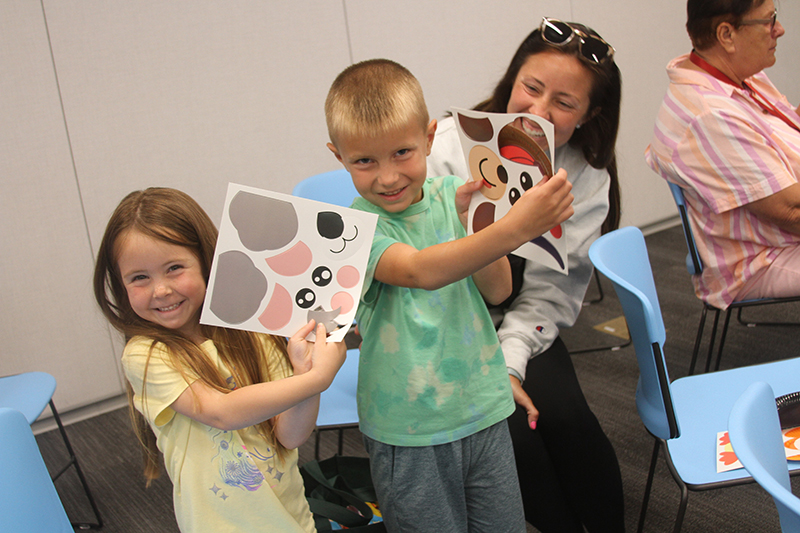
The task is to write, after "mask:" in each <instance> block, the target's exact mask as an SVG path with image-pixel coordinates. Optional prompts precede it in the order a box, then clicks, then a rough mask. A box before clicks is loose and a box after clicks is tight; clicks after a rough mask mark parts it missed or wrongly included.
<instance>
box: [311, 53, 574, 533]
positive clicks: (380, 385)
mask: <svg viewBox="0 0 800 533" xmlns="http://www.w3.org/2000/svg"><path fill="white" fill-rule="evenodd" d="M325 115H326V120H327V124H328V133H329V135H330V139H331V142H330V143H329V144H328V148H329V149H330V150H331V151H332V152H333V153H334V155H335V156H336V158H337V159H338V160H339V161H340V162H341V163H342V164H343V165H344V166H345V168H346V169H347V170H348V171H349V172H350V174H351V176H352V178H353V183H354V185H355V187H356V189H357V190H358V192H359V194H360V195H361V198H357V199H356V200H355V202H354V203H353V207H355V208H357V209H362V210H364V211H369V212H373V213H377V214H378V215H380V219H379V222H378V228H377V231H376V235H375V240H374V242H373V245H372V249H371V252H370V259H369V266H368V272H367V279H366V280H365V283H364V289H363V292H362V304H361V306H360V307H359V310H358V314H357V319H358V323H359V329H360V331H361V334H362V336H363V339H364V342H363V345H362V347H361V360H360V366H359V383H358V404H359V423H360V427H361V431H362V433H363V434H364V442H365V446H366V448H367V452H368V453H369V455H370V461H371V468H372V476H373V481H374V483H375V488H376V492H377V495H378V501H379V502H380V505H381V511H382V514H383V518H384V522H385V524H386V527H387V529H388V530H389V531H390V532H394V531H437V532H440V531H447V532H450V531H452V532H453V533H463V532H464V531H487V532H488V531H492V532H501V531H514V532H520V531H522V532H524V531H525V520H524V516H523V511H522V504H521V499H520V495H519V485H518V481H517V475H516V470H515V466H514V457H513V451H512V447H511V441H510V437H509V434H508V427H507V424H506V422H505V419H506V418H507V417H508V416H509V415H510V414H511V413H512V412H513V411H514V401H513V399H512V396H511V391H510V386H509V380H508V375H507V371H506V368H505V362H504V360H503V354H502V352H501V351H500V344H499V342H498V340H497V334H496V333H495V330H494V327H493V325H492V321H491V318H490V316H489V313H488V311H487V309H486V305H485V304H484V302H483V298H486V300H487V301H489V302H495V303H499V302H501V301H503V300H504V299H505V298H506V297H507V296H508V295H509V293H510V291H511V271H510V268H509V265H508V260H507V259H506V258H505V255H506V254H508V253H509V252H512V251H513V250H515V249H516V248H517V247H519V245H521V244H522V243H524V242H527V241H529V240H531V239H533V238H535V237H538V236H539V235H541V234H542V233H544V232H545V231H547V230H549V229H550V228H552V227H553V226H555V225H556V224H559V223H561V222H563V221H564V220H566V219H567V218H568V217H569V216H570V215H571V214H572V207H571V205H570V204H571V202H572V195H571V194H570V192H569V191H570V188H571V186H570V185H569V183H568V182H567V180H566V173H565V172H563V171H560V172H559V173H558V174H556V175H555V176H553V178H551V179H549V180H543V181H542V182H541V183H540V184H539V185H538V186H536V187H533V188H531V189H530V190H529V191H528V192H526V193H525V194H524V195H523V196H522V197H521V198H520V199H519V200H518V201H517V202H516V204H515V205H514V207H513V208H512V209H511V211H510V212H509V213H508V214H507V215H506V216H505V217H503V218H502V219H501V220H499V221H497V222H495V223H494V224H492V225H491V226H489V227H488V228H486V229H485V230H483V231H481V232H479V233H477V234H474V235H470V236H469V237H467V236H466V230H465V227H466V217H467V208H468V206H469V199H470V196H471V195H472V193H473V192H474V191H476V190H477V189H479V188H480V187H481V186H482V184H481V183H480V182H470V183H468V184H463V182H462V181H461V180H460V179H458V178H456V177H453V176H448V177H443V178H435V179H430V180H426V171H427V167H426V163H425V158H426V157H427V156H428V155H429V154H430V149H431V145H432V143H433V137H434V133H435V132H436V121H435V120H432V121H430V123H429V122H428V112H427V107H426V105H425V100H424V98H423V96H422V89H421V87H420V85H419V82H418V81H417V80H416V78H414V76H413V75H412V74H411V73H410V72H409V71H408V70H406V69H405V68H404V67H402V66H400V65H398V64H397V63H394V62H392V61H388V60H382V59H379V60H371V61H365V62H363V63H358V64H356V65H352V66H351V67H349V68H347V69H345V70H344V71H343V72H342V73H341V74H339V76H338V77H337V78H336V80H335V81H334V82H333V85H332V86H331V89H330V92H329V93H328V98H327V100H326V102H325ZM459 185H460V187H459Z"/></svg>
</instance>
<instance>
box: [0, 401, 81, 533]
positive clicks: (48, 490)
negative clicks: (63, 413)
mask: <svg viewBox="0 0 800 533" xmlns="http://www.w3.org/2000/svg"><path fill="white" fill-rule="evenodd" d="M0 457H2V458H3V465H2V467H0V523H2V530H3V531H25V532H28V533H62V532H63V533H67V532H69V533H73V529H72V526H71V525H70V523H69V518H68V517H67V513H66V511H64V506H63V505H62V504H61V500H60V499H59V497H58V493H57V492H56V488H55V486H53V481H52V480H51V479H50V474H49V473H48V472H47V467H46V466H45V464H44V461H43V460H42V456H41V454H40V453H39V447H38V445H37V444H36V439H35V438H34V437H33V432H32V431H31V426H30V424H28V421H27V420H26V419H25V416H24V415H23V414H22V413H20V412H19V411H17V410H15V409H9V408H6V407H3V408H0Z"/></svg>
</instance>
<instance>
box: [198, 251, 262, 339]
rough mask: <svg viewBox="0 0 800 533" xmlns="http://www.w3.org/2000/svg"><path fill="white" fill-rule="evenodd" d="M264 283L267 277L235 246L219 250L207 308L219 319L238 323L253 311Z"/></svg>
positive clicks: (254, 312) (251, 314)
mask: <svg viewBox="0 0 800 533" xmlns="http://www.w3.org/2000/svg"><path fill="white" fill-rule="evenodd" d="M267 287H268V282H267V278H266V277H265V276H264V274H263V273H262V272H261V271H260V270H259V269H257V268H256V266H255V265H254V264H253V261H251V260H250V258H249V257H247V255H245V254H244V253H242V252H239V251H235V250H234V251H230V252H225V253H222V254H220V255H219V257H218V258H217V273H216V277H215V281H214V292H213V294H212V295H211V304H210V305H209V308H210V309H211V311H212V312H213V313H214V314H215V315H217V317H218V318H219V319H220V320H224V321H225V322H227V323H228V324H241V323H242V322H244V321H245V320H247V319H248V318H250V317H252V316H253V315H255V314H256V312H257V311H258V308H259V307H260V306H261V301H262V300H263V299H264V296H266V295H267Z"/></svg>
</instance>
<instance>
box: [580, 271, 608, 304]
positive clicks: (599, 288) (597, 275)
mask: <svg viewBox="0 0 800 533" xmlns="http://www.w3.org/2000/svg"><path fill="white" fill-rule="evenodd" d="M594 280H595V281H596V282H597V292H598V294H599V296H598V297H597V298H595V299H594V300H586V301H585V302H583V307H586V306H587V305H592V304H596V303H600V302H602V301H603V298H604V297H605V294H604V293H603V286H602V285H601V284H600V273H599V272H598V271H597V269H595V270H594Z"/></svg>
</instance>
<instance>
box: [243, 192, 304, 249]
mask: <svg viewBox="0 0 800 533" xmlns="http://www.w3.org/2000/svg"><path fill="white" fill-rule="evenodd" d="M228 216H229V217H230V219H231V223H232V224H233V227H234V228H236V231H237V232H239V240H240V241H241V242H242V244H243V245H244V247H245V248H247V249H248V250H252V251H254V252H263V251H266V250H278V249H279V248H283V247H284V246H286V245H287V244H289V243H290V242H292V239H294V238H295V236H296V235H297V228H298V222H297V211H295V209H294V206H293V205H292V204H291V203H290V202H285V201H283V200H277V199H275V198H268V197H266V196H259V195H257V194H252V193H249V192H244V191H239V192H238V193H236V196H234V197H233V200H231V203H230V206H229V207H228Z"/></svg>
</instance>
